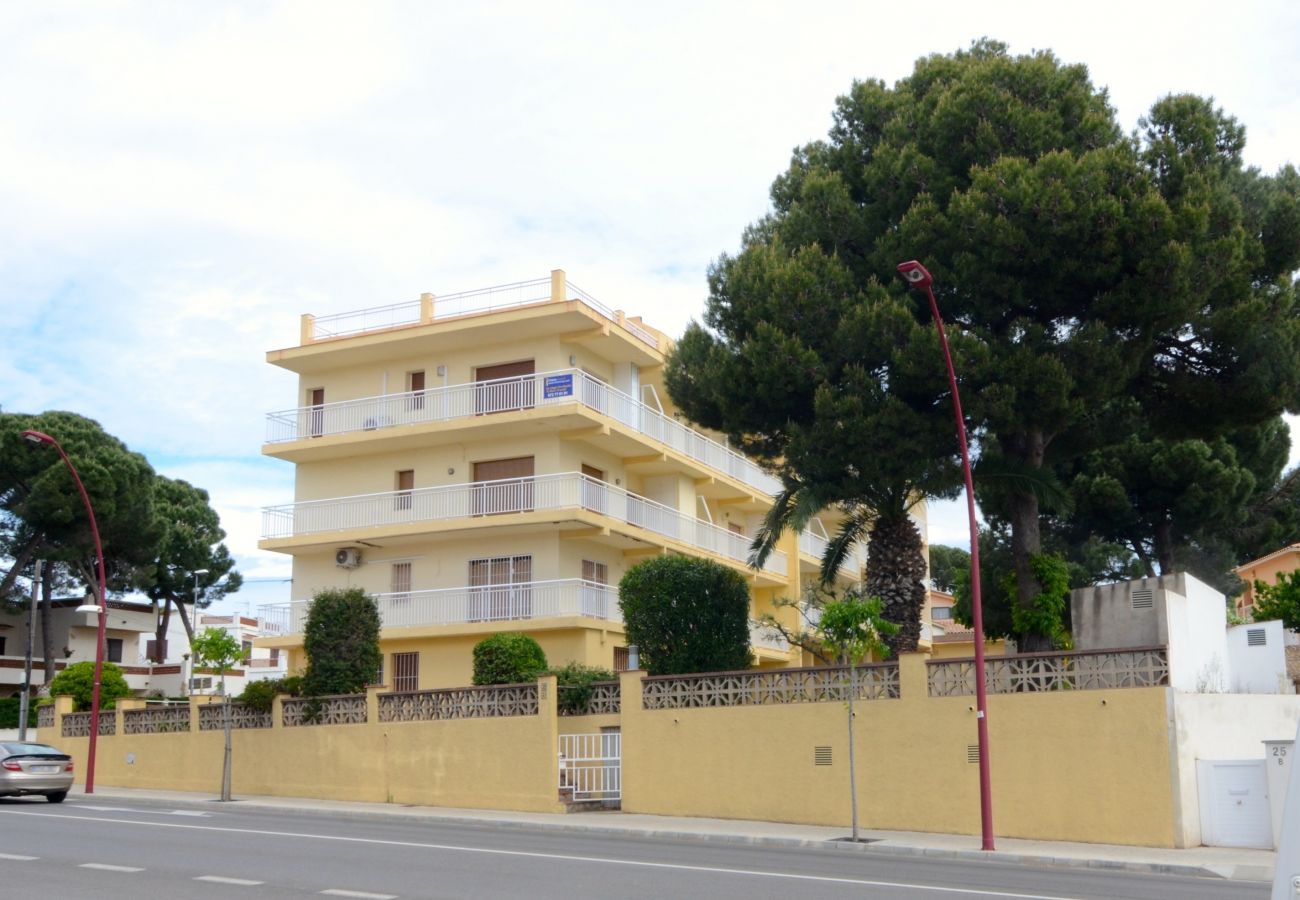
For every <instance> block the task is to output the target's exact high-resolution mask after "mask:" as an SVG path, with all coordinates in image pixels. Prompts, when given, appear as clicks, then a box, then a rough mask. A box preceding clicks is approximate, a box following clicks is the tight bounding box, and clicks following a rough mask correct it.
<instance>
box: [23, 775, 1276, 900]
mask: <svg viewBox="0 0 1300 900" xmlns="http://www.w3.org/2000/svg"><path fill="white" fill-rule="evenodd" d="M0 835H2V837H0V897H5V898H8V897H15V898H16V897H24V898H26V897H42V896H52V897H59V898H63V900H78V898H95V900H117V898H123V900H128V898H129V900H141V898H146V900H147V898H151V897H157V898H189V897H201V898H207V897H211V898H225V897H235V898H245V897H246V898H248V900H264V898H279V897H286V898H287V897H295V898H301V897H306V896H335V897H355V898H372V900H373V898H388V897H392V898H396V897H403V898H429V900H434V898H437V900H442V898H514V897H526V898H530V900H532V898H537V900H550V898H555V900H583V898H597V897H599V898H609V897H618V898H621V897H629V898H654V900H665V898H673V900H676V898H710V900H713V898H744V900H758V898H781V900H788V898H790V897H799V898H800V900H805V898H807V900H815V898H844V897H854V898H863V897H867V898H873V900H877V898H878V900H895V898H896V900H937V898H944V900H947V898H951V900H962V898H999V897H1005V898H1016V900H1067V898H1070V900H1074V898H1077V900H1094V898H1095V900H1103V898H1104V900H1129V898H1131V900H1148V898H1150V900H1156V898H1160V900H1232V898H1237V897H1241V898H1266V897H1268V895H1269V888H1268V886H1267V885H1264V884H1255V883H1247V882H1237V881H1225V880H1221V879H1213V878H1187V877H1181V876H1169V875H1152V874H1144V873H1132V872H1112V871H1104V870H1092V869H1071V868H1057V867H1046V866H1044V867H1035V866H1025V865H1012V864H1008V863H1002V862H994V861H988V862H984V861H978V860H976V861H968V860H948V859H932V858H926V857H915V856H901V855H893V854H883V853H875V854H873V853H872V852H871V851H870V850H869V849H866V850H864V849H863V848H857V847H840V848H834V847H827V848H826V849H820V848H812V849H810V848H806V847H799V848H785V847H771V846H756V845H748V844H734V843H723V842H707V841H696V842H690V841H666V840H662V839H647V838H630V837H625V836H621V835H620V836H616V835H606V834H591V835H589V834H582V833H575V832H572V831H567V830H565V831H557V830H554V829H552V830H547V829H545V828H533V827H528V828H526V827H488V826H469V825H462V824H455V823H443V822H428V821H409V820H391V821H387V820H386V821H375V820H371V819H365V818H357V817H349V816H334V815H326V814H306V813H297V812H287V813H286V812H282V811H272V810H265V809H251V808H242V809H241V808H240V807H239V805H238V803H234V804H216V803H214V804H212V808H211V809H207V808H196V807H188V808H184V809H177V808H171V807H168V806H152V805H149V804H146V803H137V802H134V801H133V802H130V803H125V802H122V803H119V802H113V801H106V800H105V801H101V800H99V799H98V798H90V797H87V798H84V799H83V798H70V799H69V800H68V802H66V803H63V804H62V805H54V804H48V803H45V802H44V801H43V800H39V799H13V800H0Z"/></svg>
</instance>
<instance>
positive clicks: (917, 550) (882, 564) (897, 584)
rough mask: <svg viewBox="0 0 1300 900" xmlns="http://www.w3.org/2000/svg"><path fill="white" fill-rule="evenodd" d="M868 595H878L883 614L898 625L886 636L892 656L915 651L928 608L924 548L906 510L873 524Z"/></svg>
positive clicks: (868, 571) (919, 533)
mask: <svg viewBox="0 0 1300 900" xmlns="http://www.w3.org/2000/svg"><path fill="white" fill-rule="evenodd" d="M867 552H868V561H867V583H866V592H867V596H868V597H879V598H880V600H881V603H882V607H883V608H882V610H881V612H882V615H883V617H884V619H885V621H887V622H893V623H894V624H896V625H898V632H897V633H896V634H891V635H888V636H886V637H885V644H886V646H888V647H889V655H890V657H892V658H893V659H897V658H898V655H899V654H900V653H911V652H913V651H915V650H916V648H917V645H918V644H919V642H920V640H921V611H922V610H923V609H924V608H925V550H924V544H923V543H922V541H921V531H920V529H918V528H917V527H916V523H915V522H913V521H912V518H911V517H910V516H908V515H907V513H906V512H904V513H902V514H901V515H900V516H896V517H895V516H891V517H888V518H886V517H883V516H882V517H880V518H877V519H876V521H875V522H873V523H872V525H871V534H870V536H869V540H868V544H867Z"/></svg>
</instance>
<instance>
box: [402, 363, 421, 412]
mask: <svg viewBox="0 0 1300 900" xmlns="http://www.w3.org/2000/svg"><path fill="white" fill-rule="evenodd" d="M406 390H407V391H408V392H409V393H410V395H411V396H410V397H408V398H407V400H406V408H407V409H424V370H423V369H421V370H419V371H418V372H407V373H406Z"/></svg>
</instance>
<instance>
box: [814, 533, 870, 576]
mask: <svg viewBox="0 0 1300 900" xmlns="http://www.w3.org/2000/svg"><path fill="white" fill-rule="evenodd" d="M817 531H820V532H821V534H818V533H817ZM830 544H831V542H830V538H829V537H827V535H826V529H825V527H824V526H823V525H822V524H821V522H820V521H818V520H816V519H814V520H813V521H812V522H810V523H809V525H808V527H807V528H805V529H804V530H803V531H801V532H799V553H800V555H802V556H811V557H812V558H813V559H815V560H817V565H816V566H815V568H816V569H817V570H818V571H820V569H821V561H822V558H823V557H824V556H825V555H826V548H828V547H829V546H830ZM866 562H867V558H866V548H865V547H863V545H862V544H860V543H859V544H854V545H853V547H851V548H849V552H848V553H847V554H845V556H844V559H843V560H842V561H841V562H840V574H842V575H844V576H846V577H848V578H859V577H860V576H861V574H862V569H863V567H864V566H865V565H866Z"/></svg>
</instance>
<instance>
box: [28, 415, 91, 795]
mask: <svg viewBox="0 0 1300 900" xmlns="http://www.w3.org/2000/svg"><path fill="white" fill-rule="evenodd" d="M23 437H25V438H27V440H29V441H31V442H32V443H33V444H49V445H50V446H51V447H53V448H54V449H55V450H57V451H58V452H59V456H61V457H62V458H63V462H64V464H65V465H67V467H68V471H69V472H71V473H72V480H73V481H75V482H76V483H77V490H78V491H80V492H81V502H82V503H84V504H85V505H86V515H88V516H90V533H91V535H92V536H93V537H94V539H95V563H96V566H97V567H98V569H99V596H98V598H97V599H98V605H97V606H96V607H95V608H96V609H97V611H98V612H99V633H98V637H97V638H96V640H95V686H94V690H93V692H92V693H91V699H90V748H89V750H88V752H87V754H86V793H87V794H93V793H95V745H96V742H97V740H98V738H99V682H100V678H101V676H102V674H103V671H104V628H105V624H106V622H107V620H108V593H107V589H106V587H105V582H106V579H105V577H104V548H103V546H102V545H101V544H100V542H99V525H98V523H96V522H95V510H94V508H93V507H91V505H90V497H89V496H88V495H87V494H86V486H85V485H84V484H82V483H81V476H80V475H78V474H77V467H76V466H74V465H73V464H72V460H70V459H68V454H66V453H64V452H63V448H62V447H61V446H59V442H58V441H56V440H55V439H54V438H52V437H50V436H49V435H48V434H45V433H44V432H40V431H32V430H30V429H29V430H27V431H24V432H23ZM85 609H86V607H84V606H80V607H77V610H78V612H80V611H82V610H85ZM47 663H48V661H47Z"/></svg>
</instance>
